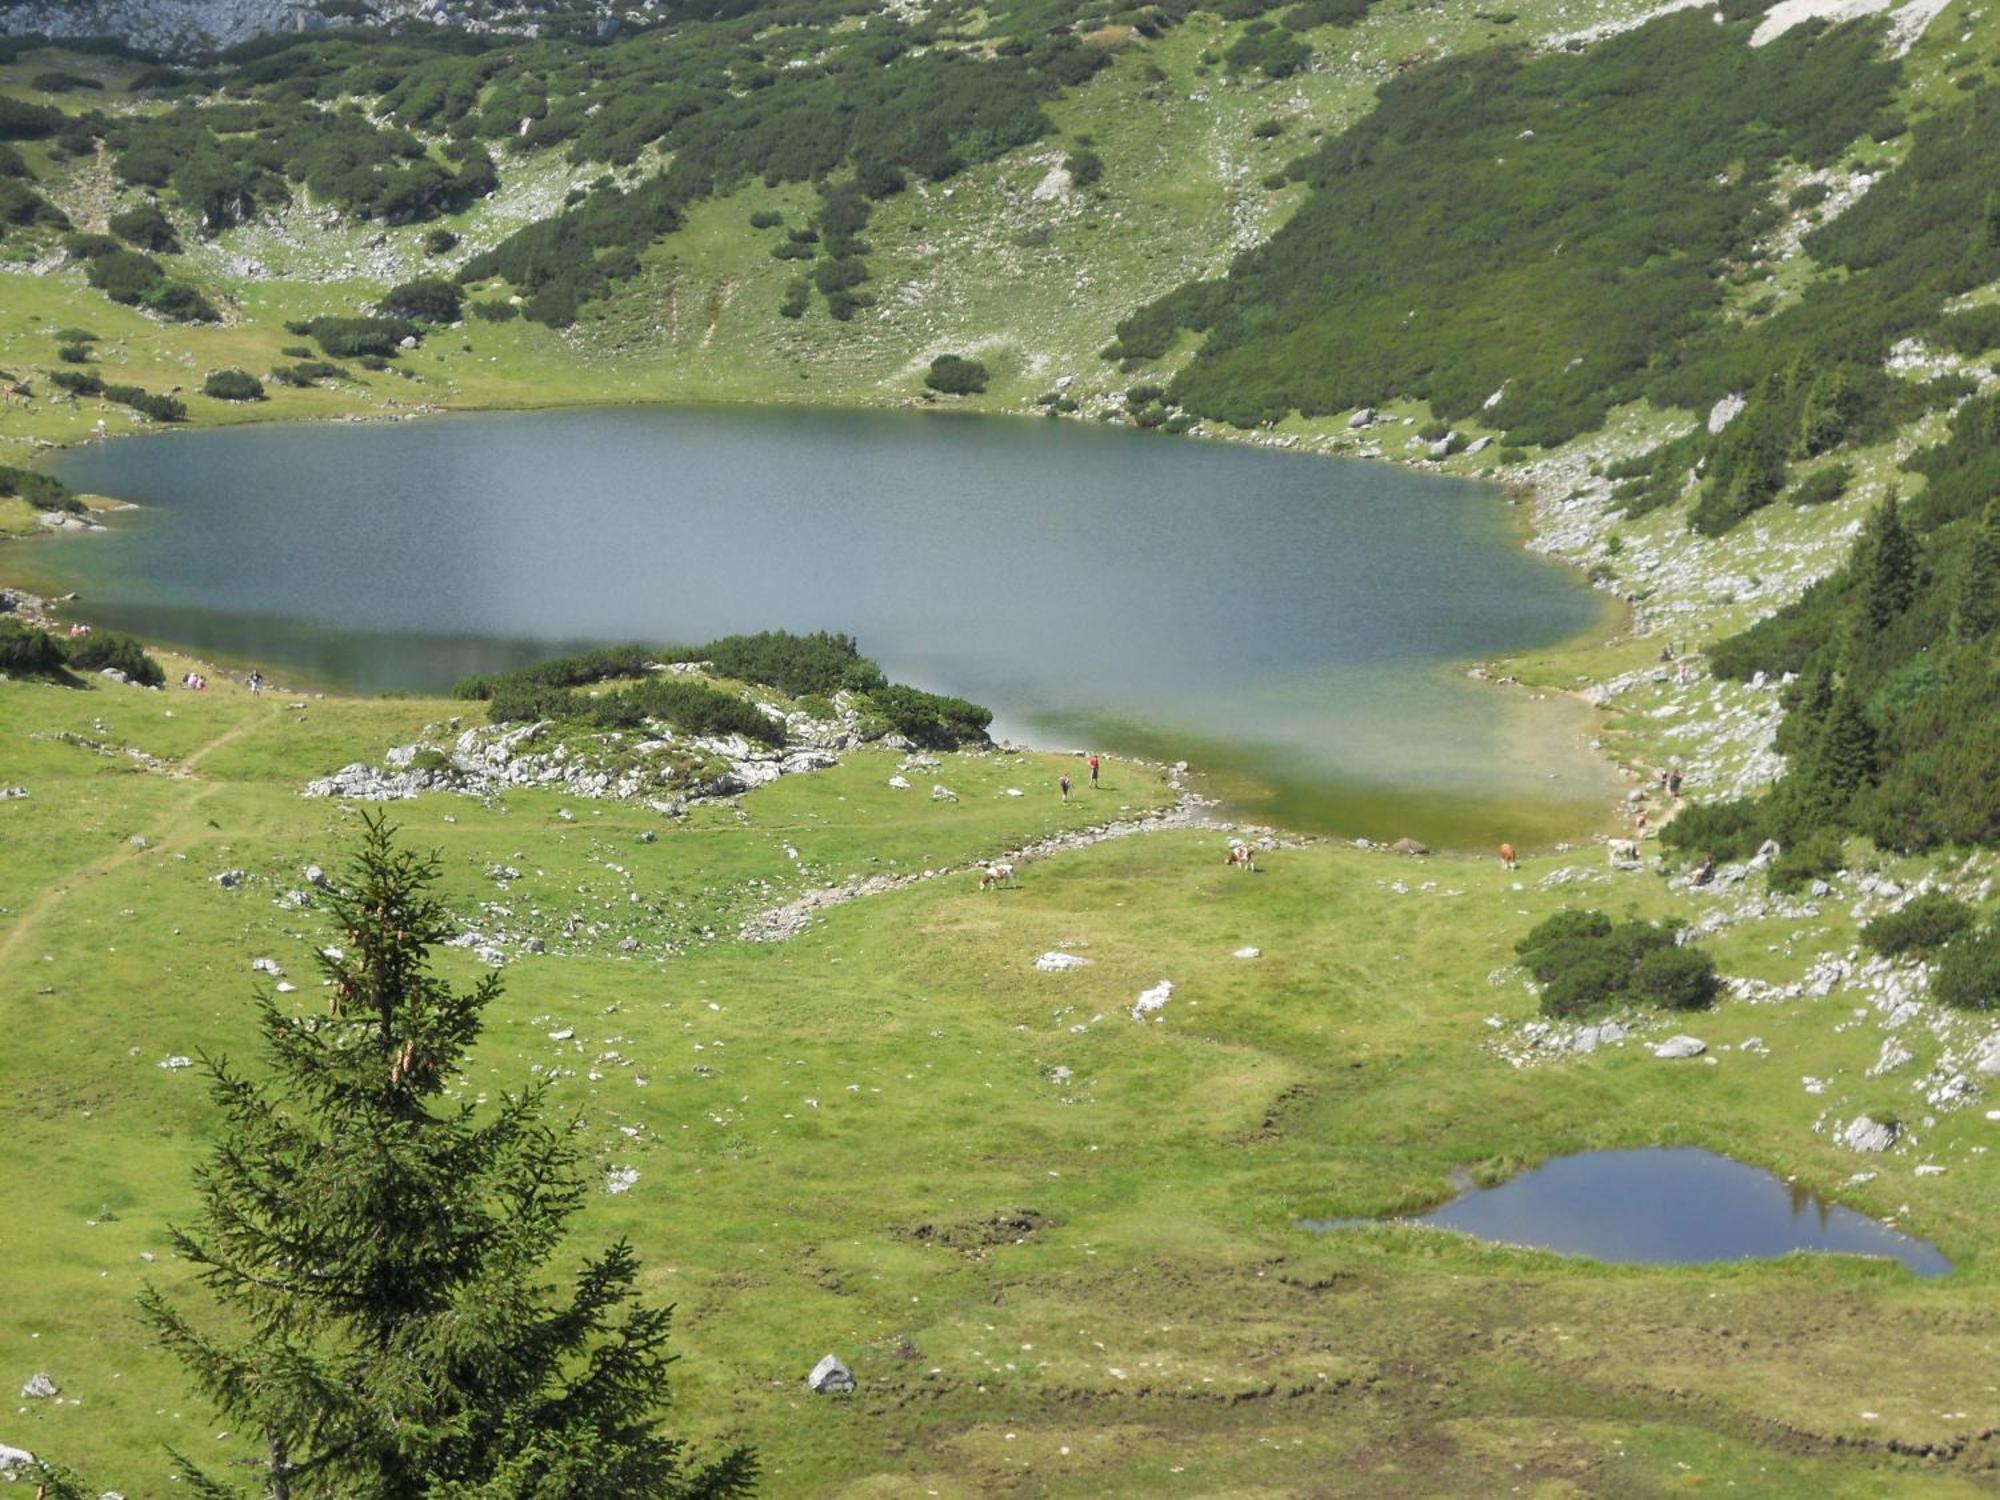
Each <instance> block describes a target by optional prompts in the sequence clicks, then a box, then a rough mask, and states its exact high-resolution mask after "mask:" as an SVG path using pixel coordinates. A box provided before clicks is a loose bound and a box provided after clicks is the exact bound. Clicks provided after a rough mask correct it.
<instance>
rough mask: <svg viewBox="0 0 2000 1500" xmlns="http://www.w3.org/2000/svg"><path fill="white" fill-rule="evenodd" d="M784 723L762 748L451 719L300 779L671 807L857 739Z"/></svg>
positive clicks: (377, 794)
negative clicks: (780, 735)
mask: <svg viewBox="0 0 2000 1500" xmlns="http://www.w3.org/2000/svg"><path fill="white" fill-rule="evenodd" d="M765 711H766V712H767V713H768V714H770V715H771V717H772V719H773V720H774V721H775V722H778V723H782V724H783V725H784V728H785V743H783V744H782V745H778V746H769V745H763V744H758V743H755V742H753V741H751V740H749V739H747V738H745V737H744V736H742V735H724V736H708V735H682V734H678V733H677V732H676V731H674V730H673V729H671V728H669V727H668V726H666V725H663V724H649V725H648V726H647V727H646V730H645V732H644V733H643V734H624V733H620V732H617V731H612V732H603V733H599V732H590V731H575V730H570V731H565V730H564V728H563V727H562V726H560V725H557V724H555V723H552V722H550V721H548V720H542V721H540V722H537V723H533V724H483V725H478V726H476V727H474V728H471V729H466V730H463V731H459V732H457V733H456V735H455V737H452V736H453V731H456V730H457V729H458V725H457V721H456V720H454V721H452V722H451V723H450V724H449V725H447V726H445V727H444V729H443V730H442V731H441V732H439V733H436V734H431V733H427V734H426V735H425V737H424V738H423V739H421V740H418V741H416V742H414V743H411V744H408V745H397V746H394V747H393V748H391V749H390V750H389V751H388V752H387V753H385V754H384V756H383V757H382V759H383V764H381V765H379V766H373V765H369V764H367V763H366V762H361V761H357V762H355V763H353V764H351V765H346V766H342V767H341V768H340V769H339V770H338V771H335V772H334V773H333V774H332V775H331V776H324V777H321V778H320V779H319V780H317V781H311V782H308V783H307V784H306V787H305V795H306V796H308V797H339V798H342V799H344V800H347V801H352V802H396V801H401V800H404V799H406V798H410V797H418V796H422V795H423V794H424V793H426V792H455V793H458V794H459V795H461V796H467V797H482V798H484V797H492V796H496V795H498V794H500V793H503V792H508V791H523V790H529V789H535V790H541V791H553V792H561V793H562V794H564V795H565V796H570V797H576V798H580V799H582V800H586V801H617V802H641V803H644V804H645V805H646V806H648V807H651V808H653V809H654V810H656V811H658V812H663V813H668V814H675V813H678V812H680V811H681V810H682V809H683V808H684V807H685V806H686V805H687V804H688V803H689V802H692V801H696V800H698V799H700V798H705V797H730V796H735V795H736V794H737V793H739V792H747V791H749V790H750V789H751V788H753V787H759V786H764V785H766V784H768V783H770V782H773V781H776V780H777V779H778V778H779V777H780V776H788V775H798V774H800V773H803V772H807V771H824V770H827V769H828V768H830V767H832V766H836V765H838V764H840V758H839V756H838V755H837V754H835V751H836V749H844V748H846V747H848V746H851V745H855V744H859V743H862V742H863V741H864V739H865V735H864V733H863V732H862V730H861V729H860V727H859V725H858V722H857V721H853V720H850V719H842V720H836V721H819V720H814V719H811V718H808V717H807V716H805V715H803V714H791V715H786V714H783V713H781V712H780V711H779V710H777V709H775V708H767V709H766V710H765Z"/></svg>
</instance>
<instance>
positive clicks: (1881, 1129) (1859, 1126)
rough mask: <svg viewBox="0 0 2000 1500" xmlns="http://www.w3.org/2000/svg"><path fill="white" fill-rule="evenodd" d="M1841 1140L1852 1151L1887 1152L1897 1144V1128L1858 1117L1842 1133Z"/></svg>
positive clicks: (1866, 1117)
mask: <svg viewBox="0 0 2000 1500" xmlns="http://www.w3.org/2000/svg"><path fill="white" fill-rule="evenodd" d="M1839 1140H1840V1144H1841V1145H1843V1146H1845V1147H1846V1148H1847V1149H1848V1150H1850V1151H1887V1150H1888V1149H1889V1148H1890V1147H1891V1146H1893V1145H1895V1144H1896V1127H1895V1126H1893V1125H1885V1124H1881V1123H1878V1122H1877V1121H1874V1120H1871V1119H1869V1118H1868V1116H1866V1115H1856V1116H1855V1117H1854V1118H1853V1119H1852V1120H1850V1121H1849V1122H1848V1124H1847V1128H1846V1129H1845V1130H1843V1131H1841V1132H1840V1136H1839Z"/></svg>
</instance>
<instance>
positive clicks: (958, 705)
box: [868, 683, 993, 750]
mask: <svg viewBox="0 0 2000 1500" xmlns="http://www.w3.org/2000/svg"><path fill="white" fill-rule="evenodd" d="M868 702H869V705H870V706H871V707H872V708H873V709H874V710H875V711H876V712H877V713H878V714H880V715H881V716H882V718H883V719H884V720H885V721H886V722H887V724H888V726H889V728H890V730H891V731H892V732H894V733H896V734H900V735H903V736H905V737H906V738H908V739H910V740H912V741H914V742H915V743H916V744H919V745H922V746H924V747H925V748H927V749H933V750H949V749H952V748H954V747H956V746H958V745H960V744H963V743H965V742H966V741H968V740H970V741H975V742H976V741H983V740H984V739H985V738H986V731H987V729H988V728H989V727H991V725H992V723H993V711H992V710H991V709H988V708H982V707H980V706H979V705H978V704H977V703H970V702H967V701H966V700H965V699H963V698H953V697H949V696H947V695H945V694H942V693H927V692H924V691H923V690H922V689H921V688H913V687H905V686H903V685H902V684H900V683H891V684H889V685H888V686H886V687H882V688H878V689H877V690H876V691H874V692H873V693H871V694H869V697H868Z"/></svg>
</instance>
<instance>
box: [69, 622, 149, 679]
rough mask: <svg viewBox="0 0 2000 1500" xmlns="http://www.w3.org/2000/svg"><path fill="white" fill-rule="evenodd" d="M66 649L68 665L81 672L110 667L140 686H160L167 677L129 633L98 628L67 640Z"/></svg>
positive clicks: (99, 670) (96, 670)
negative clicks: (88, 633) (118, 632)
mask: <svg viewBox="0 0 2000 1500" xmlns="http://www.w3.org/2000/svg"><path fill="white" fill-rule="evenodd" d="M66 650H67V654H68V657H69V664H70V665H71V666H72V667H75V668H76V669H77V670H78V671H80V672H101V671H104V670H105V669H107V668H110V669H113V670H116V671H120V672H123V673H124V674H125V676H126V678H127V680H129V681H132V682H136V683H138V684H139V685H140V686H141V687H160V686H162V685H163V684H164V683H165V682H166V680H167V674H166V673H165V671H163V670H162V669H161V667H160V664H159V663H158V662H156V661H154V660H153V658H152V657H150V656H148V655H147V654H146V648H145V647H144V646H142V645H140V644H139V643H138V642H137V641H135V640H134V639H133V638H132V637H131V636H129V635H117V634H114V633H112V632H110V631H104V630H100V631H96V632H94V633H92V634H90V635H86V636H82V637H80V638H79V639H77V640H73V641H70V642H68V643H67V647H66Z"/></svg>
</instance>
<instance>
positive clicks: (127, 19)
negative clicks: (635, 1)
mask: <svg viewBox="0 0 2000 1500" xmlns="http://www.w3.org/2000/svg"><path fill="white" fill-rule="evenodd" d="M637 8H639V9H650V8H651V7H650V6H649V5H647V6H640V7H637ZM368 9H369V10H370V11H371V12H372V13H373V16H374V18H375V19H376V20H378V21H380V22H385V23H386V22H395V21H402V20H412V19H415V20H423V21H428V22H433V23H435V24H438V25H448V26H463V27H465V28H466V29H468V30H471V31H519V32H523V33H526V34H529V35H532V34H534V32H535V31H536V30H537V29H538V27H539V24H540V18H541V17H544V16H546V14H547V12H546V9H544V10H542V11H530V10H528V9H526V8H523V7H518V6H513V5H505V4H488V3H486V0H371V4H370V5H369V7H368ZM573 9H577V10H582V11H585V12H587V13H590V14H593V15H598V16H601V17H603V18H606V19H608V18H609V16H610V14H611V7H610V6H609V5H606V4H596V3H590V4H582V5H578V6H575V7H573ZM341 24H344V20H343V18H342V17H339V16H329V15H328V14H326V13H325V11H323V10H322V9H321V7H320V6H319V5H318V4H315V3H311V0H0V35H8V36H47V37H85V36H115V37H117V38H119V39H120V40H122V41H127V42H130V43H131V44H132V45H133V46H135V47H140V48H143V49H145V50H147V51H151V52H161V53H168V54H174V53H188V52H198V51H205V50H208V49H210V48H213V47H227V46H231V45H233V44H235V43H237V42H243V41H248V40H249V39H250V38H252V37H257V36H264V35H266V34H268V33H270V32H274V31H317V30H320V29H322V28H324V27H328V26H336V25H341Z"/></svg>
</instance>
